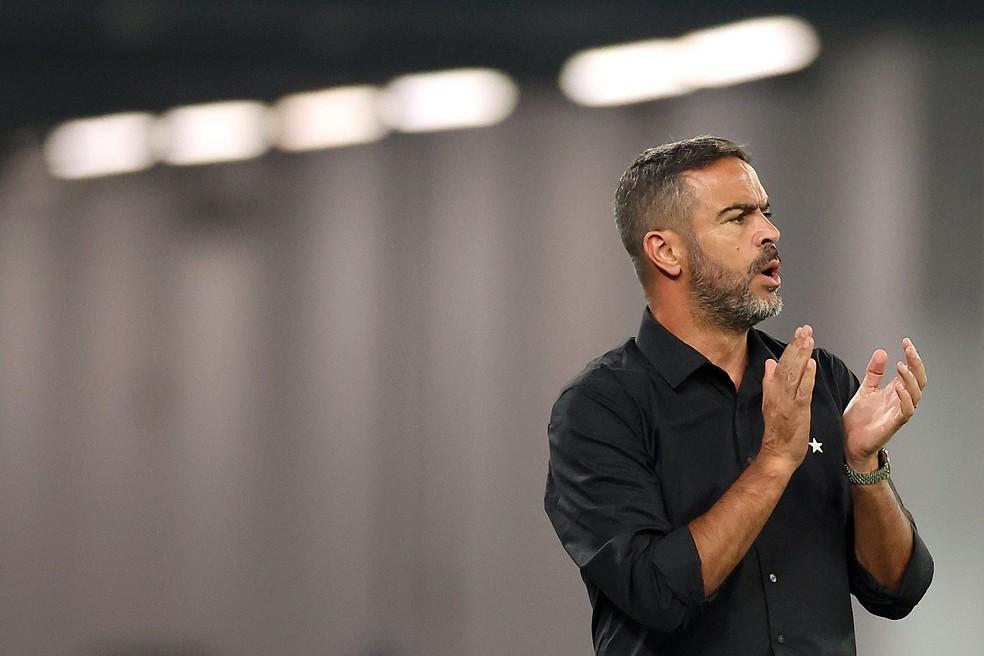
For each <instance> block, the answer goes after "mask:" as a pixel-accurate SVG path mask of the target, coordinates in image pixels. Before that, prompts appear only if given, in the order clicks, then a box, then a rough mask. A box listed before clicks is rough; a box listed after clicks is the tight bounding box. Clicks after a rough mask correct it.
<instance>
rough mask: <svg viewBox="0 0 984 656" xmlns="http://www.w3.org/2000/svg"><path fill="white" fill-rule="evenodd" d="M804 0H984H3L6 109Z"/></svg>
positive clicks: (832, 24) (519, 52) (357, 74)
mask: <svg viewBox="0 0 984 656" xmlns="http://www.w3.org/2000/svg"><path fill="white" fill-rule="evenodd" d="M777 13H793V14H797V15H800V16H803V17H804V18H807V19H809V20H811V21H812V22H813V23H814V24H815V25H816V26H817V27H818V28H819V29H820V30H821V33H822V34H823V37H824V39H828V38H831V37H832V35H836V36H839V35H843V34H846V33H850V32H857V31H860V30H867V29H871V28H873V27H879V26H888V27H894V26H900V25H901V26H907V25H908V26H913V27H916V28H921V27H924V26H926V25H943V26H954V25H961V26H967V25H968V24H970V25H976V24H980V25H984V2H979V1H978V2H935V3H914V2H889V1H882V0H878V1H871V2H866V3H857V2H847V1H845V0H833V1H831V2H808V3H781V2H767V1H763V0H747V1H744V2H740V3H739V2H734V1H733V2H721V1H717V2H702V3H685V2H673V3H669V2H643V1H639V0H635V1H629V2H605V1H601V0H598V1H594V2H587V1H583V0H574V1H569V2H559V1H556V0H549V1H543V2H520V1H516V0H500V1H497V2H494V1H490V0H482V1H480V2H475V1H472V2H433V1H421V2H381V1H379V0H367V1H364V2H330V1H327V0H320V1H318V0H241V1H232V0H79V1H76V2H70V1H67V2H61V3H55V2H49V1H33V2H30V1H27V0H3V2H2V4H0V34H2V35H3V37H2V39H0V53H2V57H0V71H2V78H0V79H2V80H3V82H4V84H3V87H4V91H5V94H4V103H3V105H2V107H0V125H2V126H6V127H7V128H15V127H26V126H37V127H44V126H46V125H48V124H50V123H52V122H54V121H56V120H59V119H63V118H68V117H73V116H82V115H92V114H98V113H105V112H113V111H120V110H132V109H146V110H153V111H158V110H163V109H166V108H168V107H171V106H173V105H176V104H182V103H188V102H202V101H207V100H217V99H228V98H256V99H261V100H273V99H275V98H277V97H279V96H281V95H283V94H284V93H287V92H291V91H296V90H303V89H312V88H320V87H325V86H332V85H336V84H346V83H358V82H377V83H378V82H385V81H386V80H387V79H388V78H390V77H391V76H393V75H395V74H398V73H403V72H410V71H418V70H433V69H438V68H445V67H451V66H474V65H479V66H492V67H496V68H500V69H502V70H505V71H507V72H509V73H510V74H512V75H514V76H515V77H517V78H519V79H520V80H531V79H537V80H553V79H555V77H556V74H557V72H558V70H559V69H560V66H561V64H562V63H563V61H564V60H565V59H566V58H567V57H568V56H569V55H570V54H571V53H573V52H575V51H577V50H579V49H582V48H585V47H589V46H595V45H601V44H606V43H616V42H620V41H626V40H631V39H640V38H650V37H655V36H674V35H678V34H680V33H682V32H685V31H687V30H690V29H693V28H697V27H704V26H708V25H713V24H716V23H721V22H726V21H729V20H735V19H739V18H745V17H750V16H760V15H769V14H777Z"/></svg>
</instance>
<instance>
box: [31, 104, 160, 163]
mask: <svg viewBox="0 0 984 656" xmlns="http://www.w3.org/2000/svg"><path fill="white" fill-rule="evenodd" d="M152 125H153V117H152V116H151V115H150V114H145V113H138V112H131V113H122V114H110V115H108V116H99V117H93V118H82V119H75V120H72V121H67V122H65V123H62V124H61V125H59V126H57V127H55V129H53V130H52V131H51V133H50V134H49V135H48V138H47V139H46V140H45V143H44V147H43V153H44V159H45V162H46V163H47V165H48V170H49V171H50V172H51V174H52V175H54V176H57V177H59V178H91V177H96V176H103V175H113V174H118V173H129V172H132V171H140V170H142V169H146V168H149V167H150V166H152V165H153V164H154V154H153V151H152V148H151V126H152Z"/></svg>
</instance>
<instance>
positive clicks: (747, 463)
mask: <svg viewBox="0 0 984 656" xmlns="http://www.w3.org/2000/svg"><path fill="white" fill-rule="evenodd" d="M752 460H754V458H752V456H748V457H747V458H745V464H746V465H750V464H752Z"/></svg>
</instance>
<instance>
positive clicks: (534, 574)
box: [0, 0, 984, 656]
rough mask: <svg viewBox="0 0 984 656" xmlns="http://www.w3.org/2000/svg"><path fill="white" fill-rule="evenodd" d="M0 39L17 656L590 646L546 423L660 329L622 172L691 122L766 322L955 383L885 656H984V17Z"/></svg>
mask: <svg viewBox="0 0 984 656" xmlns="http://www.w3.org/2000/svg"><path fill="white" fill-rule="evenodd" d="M770 17H771V18H770ZM777 17H778V18H777ZM760 19H765V20H760ZM0 34H2V38H0V75H2V77H0V80H2V87H0V93H2V97H3V102H2V103H0V653H2V654H4V655H7V654H11V655H20V654H24V655H34V654H53V655H61V654H65V655H69V656H74V655H83V656H88V655H106V654H118V655H123V654H126V655H149V654H154V655H158V656H185V655H196V656H215V655H226V654H231V655H239V654H244V655H252V654H257V655H260V654H263V655H308V654H328V655H340V656H347V655H352V656H416V655H421V656H423V655H427V656H442V655H448V656H452V655H453V656H485V655H493V654H495V655H501V654H522V655H526V654H537V655H556V656H560V655H563V656H568V655H578V654H580V655H584V656H586V655H587V654H590V653H591V651H592V650H591V641H590V630H589V618H590V611H589V605H588V600H587V597H586V594H585V591H584V589H583V585H582V583H581V581H580V578H579V576H578V573H577V571H576V568H575V567H574V565H573V564H572V563H571V561H570V560H569V559H568V557H567V556H566V554H565V553H564V551H563V549H562V548H561V546H560V544H559V542H558V541H557V539H556V537H555V535H554V534H553V531H552V529H551V527H550V525H549V523H548V521H547V519H546V516H545V514H544V512H543V509H542V495H543V484H544V479H545V474H546V436H545V428H546V422H547V417H548V412H549V408H550V406H551V404H552V403H553V401H554V399H555V398H556V396H557V394H558V392H559V391H560V389H561V387H562V385H563V384H564V383H565V382H566V381H567V380H568V379H569V378H571V377H572V376H573V375H574V374H575V373H577V372H578V371H579V370H580V368H581V367H582V366H583V365H584V363H586V362H587V361H588V360H589V359H591V358H593V357H594V356H596V355H598V354H600V353H602V352H604V351H606V350H608V349H610V348H612V347H614V346H616V345H617V344H618V343H620V342H621V341H622V340H624V339H625V338H627V337H629V336H632V335H634V334H635V332H636V330H637V327H638V322H639V320H640V318H641V316H642V311H643V308H644V300H643V297H642V294H641V290H640V289H639V288H638V285H637V283H636V281H635V278H634V274H633V271H632V268H631V265H630V263H629V260H628V258H627V256H626V255H625V254H624V252H623V251H622V249H621V246H620V244H619V241H618V239H617V236H616V233H615V229H614V226H613V221H612V218H611V210H610V205H611V198H612V194H613V191H614V188H615V184H616V181H617V179H618V176H619V175H620V174H621V172H622V170H623V169H624V168H625V166H626V165H627V164H628V163H629V162H630V161H631V160H632V159H633V158H634V157H635V155H636V154H637V153H639V152H640V151H641V150H643V149H644V148H646V147H648V146H650V145H655V144H658V143H662V142H665V141H668V140H673V139H679V138H684V137H689V136H694V135H696V134H700V133H714V134H718V135H722V136H726V137H729V138H731V139H734V140H737V141H739V142H742V143H744V144H747V147H748V150H749V151H750V153H751V155H752V157H753V162H754V164H755V166H756V167H757V170H758V172H759V175H760V177H761V179H762V181H763V183H764V185H765V187H766V189H767V190H768V192H769V193H770V196H771V200H772V204H773V207H774V208H775V216H776V219H777V223H778V225H779V227H780V229H781V230H782V233H783V236H782V240H781V242H780V248H781V250H782V253H783V257H784V262H783V279H784V287H783V289H784V298H785V301H786V309H785V311H784V312H783V313H782V315H780V316H779V317H777V318H775V319H772V320H770V321H769V322H767V323H766V324H763V326H762V327H763V328H764V329H765V330H767V331H768V332H771V333H773V334H775V335H776V336H778V337H780V338H785V337H786V336H788V335H789V334H791V332H792V330H793V328H794V327H795V326H796V325H798V324H800V323H803V322H810V323H811V324H812V325H813V326H814V327H815V330H816V335H817V339H818V342H819V343H820V344H821V345H822V346H825V347H827V348H829V349H831V350H832V351H834V352H835V353H837V354H839V355H840V356H841V357H842V358H844V359H845V361H846V362H847V363H848V364H849V365H850V366H851V367H852V368H853V369H854V370H855V371H863V369H864V366H865V364H866V362H867V358H868V356H869V355H870V353H871V351H872V350H873V349H875V348H877V347H886V348H888V349H889V352H890V354H891V355H890V357H893V358H896V359H897V358H899V357H901V348H900V344H899V343H900V340H901V339H902V337H904V336H910V337H912V338H913V339H914V341H915V343H916V344H917V346H918V347H919V348H920V351H921V353H922V355H923V358H924V359H925V361H926V362H927V364H928V368H929V373H930V381H931V382H930V388H929V390H928V395H927V397H926V398H925V400H924V403H923V405H922V407H921V408H920V410H919V413H918V415H917V416H916V417H915V419H914V420H913V421H912V422H911V423H910V424H909V425H908V426H907V427H906V428H905V429H904V430H903V431H902V432H901V433H900V434H899V435H898V436H897V437H896V439H895V440H894V441H893V443H892V446H893V449H892V453H893V470H894V472H893V473H894V478H895V480H896V481H897V487H898V489H899V491H900V493H901V494H902V496H903V498H904V499H905V501H906V504H907V506H908V507H909V509H910V510H911V511H912V512H913V514H914V516H915V518H916V521H917V523H918V524H919V527H920V531H921V533H922V535H923V537H924V539H925V541H926V542H927V544H928V545H929V547H930V549H931V550H932V552H933V554H934V556H935V558H936V579H935V582H934V584H933V587H932V588H931V589H930V591H929V593H928V594H927V596H926V597H925V599H924V600H923V602H922V603H921V604H920V605H919V606H918V607H917V608H916V609H915V611H914V612H913V613H912V615H910V616H909V617H908V618H906V619H904V620H902V621H899V622H889V621H886V620H880V619H877V618H872V617H870V616H867V615H866V614H865V613H864V612H863V611H860V609H859V612H858V613H857V623H858V642H859V650H860V653H862V654H868V655H882V654H884V655H898V656H903V655H924V654H927V653H932V652H933V651H934V650H937V649H939V648H940V647H942V646H945V647H947V648H948V649H949V650H950V651H951V652H952V653H961V654H977V653H984V623H981V622H980V618H981V617H982V616H984V563H982V562H981V559H980V555H979V554H980V545H981V544H982V543H984V522H982V519H981V517H982V513H981V505H980V499H981V498H982V496H984V478H982V477H981V476H980V466H979V463H980V462H981V461H982V459H984V444H982V440H981V429H980V427H981V426H982V424H984V404H982V403H981V401H980V390H981V389H982V388H984V368H982V364H984V351H982V348H981V338H982V334H981V333H982V329H981V326H982V322H981V319H982V316H981V315H982V310H984V294H982V292H981V288H980V282H981V280H982V279H984V270H982V266H984V265H982V258H981V257H980V253H981V249H982V245H984V244H982V241H984V239H982V238H984V111H982V110H984V39H982V36H981V35H982V34H984V6H982V5H981V4H980V3H969V2H967V3H962V2H937V3H932V4H931V5H930V4H929V3H926V4H925V5H921V4H917V3H905V2H902V3H900V2H882V1H873V2H868V3H854V2H846V1H844V2H840V1H837V2H829V3H809V4H808V5H804V6H802V7H799V8H797V11H796V12H793V13H790V9H789V7H788V6H784V4H783V3H778V2H763V1H755V0H753V1H751V2H744V3H741V4H740V5H739V4H737V3H731V2H703V3H691V4H688V3H663V2H642V1H637V2H617V3H616V2H610V3H599V2H587V1H575V2H559V1H554V0H551V1H547V2H538V3H525V2H510V1H497V2H490V1H485V0H483V1H480V2H471V3H439V2H427V1H421V2H414V3H399V2H379V1H377V2H372V1H369V2H328V1H324V0H278V1H277V2H274V1H273V0H243V1H241V2H232V1H230V0H194V1H192V0H171V1H167V0H92V1H84V2H83V1H77V2H71V3H55V2H37V1H35V2H26V1H23V0H5V1H4V3H3V5H2V6H0ZM649 40H654V41H649ZM639 42H642V43H641V44H640V43H639ZM625 43H636V45H635V46H633V47H630V48H622V49H601V50H599V49H600V48H603V47H606V46H615V45H619V44H625ZM442 71H444V73H441V74H432V73H440V72H442ZM447 71H451V72H447ZM424 73H426V74H427V75H421V74H424Z"/></svg>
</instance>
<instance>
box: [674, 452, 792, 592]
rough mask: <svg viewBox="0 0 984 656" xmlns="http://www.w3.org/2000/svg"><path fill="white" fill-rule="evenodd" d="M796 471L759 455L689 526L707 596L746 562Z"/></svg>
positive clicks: (782, 463) (784, 464) (787, 465)
mask: <svg viewBox="0 0 984 656" xmlns="http://www.w3.org/2000/svg"><path fill="white" fill-rule="evenodd" d="M793 471H794V469H793V468H791V467H790V466H789V464H788V463H785V462H782V461H780V460H779V459H776V458H771V457H768V456H765V455H763V454H761V453H760V454H759V456H758V457H756V459H755V460H754V461H753V462H752V464H751V465H749V466H748V468H747V469H745V471H744V472H742V474H741V476H739V477H738V480H736V481H735V482H734V483H732V484H731V487H729V488H728V489H727V491H725V493H724V494H723V495H722V496H721V498H720V499H718V501H717V503H715V504H714V505H713V506H711V509H710V510H708V511H707V512H706V513H704V514H703V515H701V516H700V517H698V518H696V519H695V520H693V521H692V522H690V525H689V526H690V532H691V534H692V535H693V537H694V542H695V543H696V545H697V553H698V554H699V555H700V567H701V573H702V575H703V578H704V594H705V596H710V595H711V594H712V593H713V592H714V591H715V590H717V588H718V587H719V586H720V585H721V584H722V583H723V582H724V580H725V579H726V578H727V577H728V575H729V574H731V572H732V570H734V568H735V567H736V566H737V565H738V563H739V562H740V561H741V559H742V558H744V556H745V554H746V553H747V552H748V550H749V548H751V546H752V543H753V542H754V541H755V538H757V537H758V534H759V533H760V532H761V531H762V527H763V526H765V522H766V521H767V520H768V519H769V516H770V515H771V514H772V511H773V510H774V509H775V507H776V504H777V503H779V498H780V497H782V493H783V491H785V489H786V485H787V484H788V483H789V479H790V477H791V476H792V474H793Z"/></svg>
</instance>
